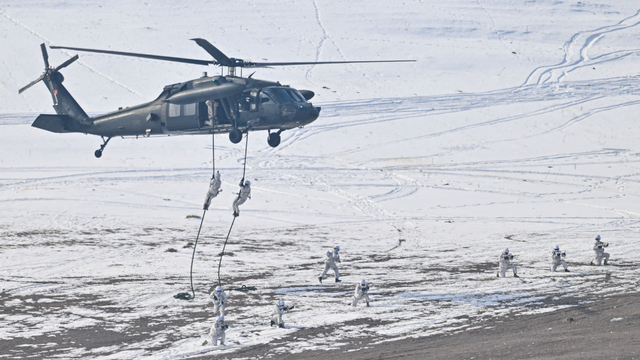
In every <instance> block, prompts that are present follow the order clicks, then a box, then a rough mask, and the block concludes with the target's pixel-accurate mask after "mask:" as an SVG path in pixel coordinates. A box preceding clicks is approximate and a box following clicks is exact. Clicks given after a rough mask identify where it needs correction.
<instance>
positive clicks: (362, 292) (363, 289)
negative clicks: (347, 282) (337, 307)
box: [351, 280, 370, 306]
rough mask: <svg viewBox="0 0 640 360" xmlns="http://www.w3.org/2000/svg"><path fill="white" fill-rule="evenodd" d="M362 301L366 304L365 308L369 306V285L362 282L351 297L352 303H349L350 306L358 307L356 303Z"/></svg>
mask: <svg viewBox="0 0 640 360" xmlns="http://www.w3.org/2000/svg"><path fill="white" fill-rule="evenodd" d="M362 299H364V301H366V302H367V306H369V301H370V300H369V284H367V282H366V281H364V280H362V282H361V283H360V284H358V285H356V293H355V294H354V295H353V303H351V306H356V305H358V301H360V300H362Z"/></svg>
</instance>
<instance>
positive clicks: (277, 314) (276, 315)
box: [271, 300, 295, 328]
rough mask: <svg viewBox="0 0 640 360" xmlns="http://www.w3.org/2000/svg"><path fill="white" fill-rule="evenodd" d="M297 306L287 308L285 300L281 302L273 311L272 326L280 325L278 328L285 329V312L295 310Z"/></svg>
mask: <svg viewBox="0 0 640 360" xmlns="http://www.w3.org/2000/svg"><path fill="white" fill-rule="evenodd" d="M294 307H295V306H294V305H291V306H286V305H285V304H284V301H283V300H280V301H279V302H278V303H277V304H276V305H275V306H274V307H273V310H272V311H271V326H274V325H278V327H281V328H284V321H282V315H283V314H284V313H285V311H289V310H293V308H294Z"/></svg>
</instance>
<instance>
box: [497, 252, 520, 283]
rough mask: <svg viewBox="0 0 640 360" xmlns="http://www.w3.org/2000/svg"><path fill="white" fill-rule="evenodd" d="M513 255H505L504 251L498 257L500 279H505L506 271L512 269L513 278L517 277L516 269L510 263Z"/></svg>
mask: <svg viewBox="0 0 640 360" xmlns="http://www.w3.org/2000/svg"><path fill="white" fill-rule="evenodd" d="M511 259H513V254H511V253H505V252H504V251H503V252H502V254H500V256H498V262H499V263H500V277H506V273H507V270H509V269H513V276H518V269H517V267H516V265H515V264H512V263H511Z"/></svg>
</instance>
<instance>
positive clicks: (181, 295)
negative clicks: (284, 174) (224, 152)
mask: <svg viewBox="0 0 640 360" xmlns="http://www.w3.org/2000/svg"><path fill="white" fill-rule="evenodd" d="M211 152H212V159H213V161H212V167H213V175H212V176H211V178H212V179H213V178H214V177H215V176H216V148H215V135H214V133H213V132H212V133H211ZM245 156H246V155H245ZM206 214H207V209H204V210H203V212H202V219H201V220H200V227H199V228H198V235H197V236H196V242H195V244H193V254H191V268H190V269H189V282H190V283H191V295H189V293H179V294H176V295H174V296H173V297H174V298H176V299H180V300H192V299H194V298H195V297H196V292H195V290H193V259H194V258H195V257H196V247H197V246H198V240H199V239H200V231H201V230H202V224H203V223H204V216H205V215H206Z"/></svg>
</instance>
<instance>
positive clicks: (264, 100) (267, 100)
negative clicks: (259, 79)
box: [260, 92, 275, 104]
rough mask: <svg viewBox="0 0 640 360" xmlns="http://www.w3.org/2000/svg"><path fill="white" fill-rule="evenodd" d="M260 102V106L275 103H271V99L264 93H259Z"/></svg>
mask: <svg viewBox="0 0 640 360" xmlns="http://www.w3.org/2000/svg"><path fill="white" fill-rule="evenodd" d="M260 102H261V103H262V104H266V103H275V101H273V99H272V98H271V96H269V94H267V93H265V92H261V93H260Z"/></svg>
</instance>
